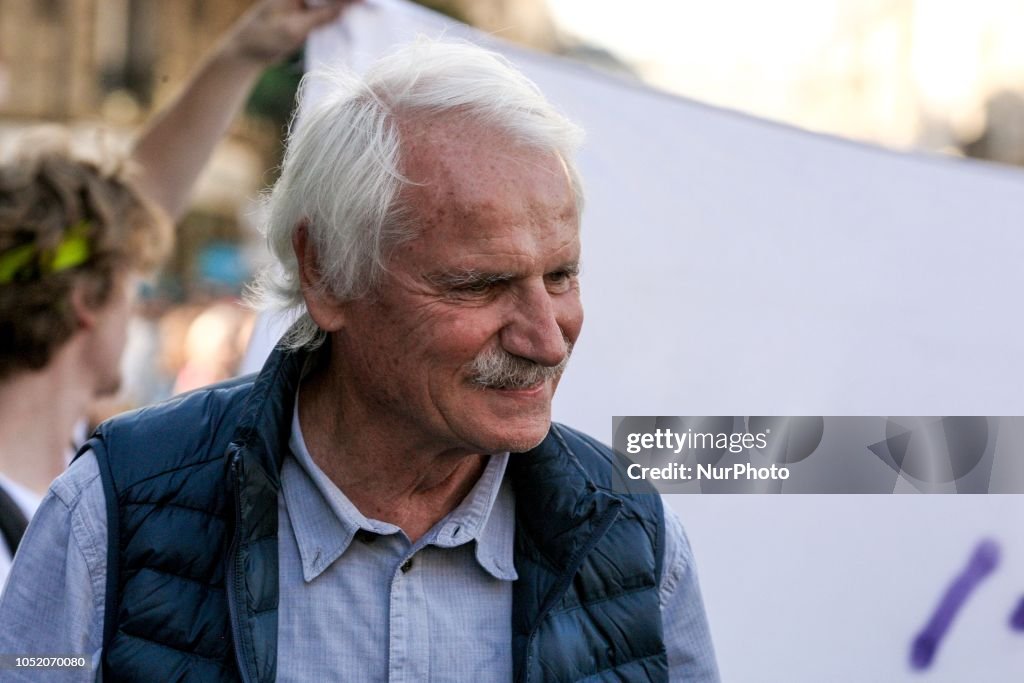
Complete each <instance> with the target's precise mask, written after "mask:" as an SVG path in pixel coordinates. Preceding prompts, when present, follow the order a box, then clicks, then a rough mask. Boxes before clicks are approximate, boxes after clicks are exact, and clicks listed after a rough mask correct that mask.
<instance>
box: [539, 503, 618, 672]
mask: <svg viewBox="0 0 1024 683" xmlns="http://www.w3.org/2000/svg"><path fill="white" fill-rule="evenodd" d="M621 507H622V503H621V502H619V501H615V502H614V503H612V506H611V507H610V508H608V509H607V510H605V512H604V513H603V514H602V515H601V517H600V518H599V519H598V521H597V524H596V525H595V528H594V533H592V534H591V535H590V538H588V539H587V542H586V543H584V544H583V547H582V548H580V549H579V550H578V551H577V553H576V555H575V557H573V558H572V561H571V562H570V563H569V566H568V567H567V568H566V571H564V572H563V573H562V575H561V576H560V577H558V581H556V582H555V585H554V586H552V587H551V591H550V593H548V597H547V599H546V600H545V601H544V604H543V605H542V606H541V608H540V611H539V612H538V613H537V620H536V621H535V622H534V623H533V628H532V629H530V637H529V638H528V639H527V640H526V661H525V662H523V670H522V672H521V673H520V676H519V681H520V683H526V681H528V680H529V679H530V660H531V659H532V656H531V651H532V650H533V641H534V639H536V637H537V628H538V627H539V626H540V624H541V622H542V621H544V618H545V617H547V615H548V612H550V611H551V610H552V609H553V608H554V606H555V603H557V602H558V599H559V598H560V597H561V596H562V595H563V594H564V593H565V591H567V590H568V589H569V584H570V583H571V582H572V578H573V577H574V576H576V572H577V571H579V568H580V566H581V565H582V564H583V560H585V559H586V557H587V555H589V554H590V551H591V550H593V549H594V547H595V546H596V545H597V544H598V543H599V542H600V541H601V539H602V538H604V535H605V534H606V533H607V532H608V528H609V527H610V526H611V525H612V523H614V522H615V520H616V519H617V518H618V516H619V508H621Z"/></svg>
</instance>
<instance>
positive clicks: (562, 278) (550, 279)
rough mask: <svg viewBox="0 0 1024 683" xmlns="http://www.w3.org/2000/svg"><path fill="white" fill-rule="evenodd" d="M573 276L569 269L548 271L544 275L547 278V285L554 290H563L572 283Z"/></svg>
mask: <svg viewBox="0 0 1024 683" xmlns="http://www.w3.org/2000/svg"><path fill="white" fill-rule="evenodd" d="M574 276H575V273H573V272H571V271H568V270H558V271H555V272H554V273H548V274H547V275H545V276H544V279H545V280H547V283H548V285H549V286H551V287H552V288H554V289H556V290H564V289H567V288H568V287H569V286H570V285H571V284H572V281H573V277H574Z"/></svg>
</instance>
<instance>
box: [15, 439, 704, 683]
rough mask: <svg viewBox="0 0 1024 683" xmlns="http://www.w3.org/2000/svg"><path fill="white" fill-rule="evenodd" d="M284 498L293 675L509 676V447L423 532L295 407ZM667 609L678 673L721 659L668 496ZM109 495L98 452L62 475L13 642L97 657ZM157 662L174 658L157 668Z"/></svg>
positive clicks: (282, 534)
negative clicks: (320, 461)
mask: <svg viewBox="0 0 1024 683" xmlns="http://www.w3.org/2000/svg"><path fill="white" fill-rule="evenodd" d="M290 445H291V450H292V454H291V455H292V457H288V458H286V459H285V462H284V465H283V469H282V472H281V494H280V496H279V498H278V506H279V511H280V514H279V536H278V552H279V562H280V564H279V567H280V568H279V572H280V576H279V578H280V604H279V613H278V680H279V681H288V682H291V681H324V680H337V681H367V682H372V681H389V682H391V683H397V682H407V681H408V682H413V681H416V682H422V681H474V682H476V681H510V680H511V678H512V661H511V648H510V643H511V640H512V639H511V614H512V582H513V581H514V580H515V579H516V572H515V568H514V562H513V542H514V534H515V499H514V496H513V495H512V491H511V489H510V488H509V485H508V483H507V482H505V480H504V476H503V475H504V471H505V466H506V463H507V461H508V458H509V456H508V454H504V455H495V456H492V457H491V458H490V460H489V462H488V464H487V466H486V468H485V469H484V472H483V474H482V475H481V477H480V479H479V480H478V481H477V483H476V485H475V486H474V487H473V489H472V490H471V491H470V493H469V494H468V495H467V496H466V498H465V499H464V500H463V501H462V503H461V504H460V505H459V506H458V507H457V508H456V509H455V510H453V511H452V512H451V513H450V514H449V515H447V516H446V517H445V518H444V519H443V520H441V521H440V522H439V523H438V524H437V525H435V526H434V528H433V529H431V530H430V531H429V532H428V533H427V534H425V535H424V536H423V537H422V538H420V539H419V540H417V541H416V543H410V542H409V540H408V538H407V537H406V536H405V534H404V533H403V532H402V531H401V529H399V528H398V527H396V526H394V525H392V524H387V523H385V522H380V521H377V520H372V519H368V518H366V517H365V516H364V515H362V514H361V513H360V512H359V511H358V510H357V509H356V507H355V506H354V505H353V504H352V503H351V501H349V500H348V498H347V497H346V496H345V495H344V493H342V492H341V490H340V489H338V487H337V486H335V485H334V484H333V483H332V482H331V481H330V479H328V477H327V476H326V475H325V474H324V473H323V471H322V470H320V468H319V467H317V466H316V464H315V463H314V462H313V460H312V458H311V457H310V455H309V452H308V451H307V449H306V447H305V443H304V442H303V440H302V432H301V429H300V428H299V426H298V421H297V419H293V423H292V435H291V441H290ZM666 529H667V533H666V542H665V571H664V575H663V577H662V582H661V586H660V598H661V610H662V618H663V623H664V629H665V642H666V646H667V648H668V657H669V665H670V668H671V678H672V680H673V681H687V682H691V681H692V682H696V683H704V682H708V683H711V682H714V681H718V680H719V678H718V671H717V666H716V663H715V657H714V652H713V649H712V646H711V637H710V633H709V631H708V626H707V620H706V618H705V614H704V607H703V604H702V601H701V597H700V590H699V588H698V584H697V576H696V572H695V569H694V566H693V558H692V554H691V552H690V547H689V543H688V542H687V540H686V536H685V534H684V533H683V528H682V525H681V524H680V522H679V520H678V518H677V517H676V516H675V514H674V513H672V512H670V511H668V510H667V508H666ZM106 549H107V528H106V507H105V500H104V494H103V488H102V484H101V482H100V478H99V469H98V466H97V463H96V459H95V457H94V456H92V455H91V454H88V455H86V456H83V457H82V458H80V459H79V460H78V461H76V462H75V463H74V464H73V465H72V466H71V468H70V469H69V470H68V471H67V472H66V473H65V474H64V475H62V476H61V477H60V478H59V479H57V481H56V482H54V484H53V486H52V487H51V489H50V492H49V494H47V496H46V498H45V499H44V501H43V503H42V505H41V506H40V509H39V511H38V513H37V514H36V516H35V518H34V519H33V521H32V523H31V524H30V526H29V529H28V531H27V533H26V536H25V538H24V540H23V541H22V545H21V549H20V550H19V552H18V557H17V559H16V560H15V563H14V567H13V570H12V573H11V577H10V581H9V582H8V585H7V588H6V590H5V592H4V594H3V596H2V598H0V623H2V624H3V629H2V630H0V653H2V654H86V655H90V656H91V657H92V661H93V666H94V669H96V668H98V665H99V661H100V655H101V646H102V638H103V609H104V594H105V589H106ZM154 675H156V676H158V675H159V672H154ZM0 676H2V678H3V680H4V681H8V680H10V681H89V680H93V679H94V677H95V676H96V674H95V671H81V670H79V671H73V672H59V673H58V672H54V671H35V672H31V671H28V670H19V671H4V672H2V674H0Z"/></svg>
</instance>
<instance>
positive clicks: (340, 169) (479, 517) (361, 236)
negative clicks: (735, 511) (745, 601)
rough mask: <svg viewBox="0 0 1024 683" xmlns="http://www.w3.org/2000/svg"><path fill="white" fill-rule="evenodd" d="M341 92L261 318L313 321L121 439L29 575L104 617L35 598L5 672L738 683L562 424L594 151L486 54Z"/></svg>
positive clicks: (440, 46) (61, 512)
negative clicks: (583, 180)
mask: <svg viewBox="0 0 1024 683" xmlns="http://www.w3.org/2000/svg"><path fill="white" fill-rule="evenodd" d="M331 88H332V91H331V92H330V93H329V94H328V96H327V97H325V98H324V99H323V100H322V101H321V102H320V103H319V104H318V105H317V106H316V107H314V108H311V109H310V110H309V111H308V112H307V113H306V116H305V117H304V119H303V121H302V122H301V126H299V127H298V129H297V131H296V132H294V134H293V135H292V137H291V139H290V140H289V146H288V152H287V154H286V158H285V162H284V165H283V167H282V173H281V177H280V180H279V181H278V183H277V185H276V186H275V188H274V191H273V193H272V194H271V196H270V197H269V221H268V227H267V233H268V239H269V242H270V245H271V248H272V251H273V252H274V254H275V255H276V257H277V260H278V262H279V263H278V264H277V268H275V269H273V270H271V271H268V273H267V274H266V275H265V277H264V278H263V281H262V283H261V288H260V291H261V293H262V294H263V297H264V299H265V300H267V301H276V302H278V303H282V304H284V305H285V306H287V307H293V308H296V309H297V310H299V311H301V316H300V318H299V320H298V322H297V323H296V324H295V325H294V326H293V327H292V328H291V330H290V331H289V333H288V335H286V337H285V338H284V339H283V340H282V342H281V344H280V345H279V347H278V349H277V350H276V351H275V352H274V354H273V355H272V356H271V358H270V359H269V360H268V362H267V364H266V366H265V367H264V369H263V371H262V372H261V373H260V374H259V375H258V376H257V377H256V378H255V379H253V378H245V379H242V380H239V381H236V382H233V383H229V384H226V385H220V386H215V387H212V388H210V389H208V390H201V391H198V392H194V393H192V394H189V395H186V396H184V397H182V398H179V399H177V400H175V401H172V402H170V403H167V404H164V405H161V406H157V407H154V408H151V409H147V410H143V411H140V412H137V413H134V414H129V415H126V416H122V417H120V418H117V419H115V420H113V421H111V422H110V423H107V424H106V425H104V426H102V427H101V428H100V429H99V431H98V432H97V435H96V436H95V437H94V438H93V439H92V440H91V441H90V446H91V452H90V453H88V454H87V455H86V456H85V457H83V458H80V459H79V461H77V462H76V463H75V464H74V465H73V466H72V467H71V469H70V471H69V472H68V473H67V475H65V476H64V477H62V478H61V479H60V480H59V481H58V482H57V483H56V484H55V486H54V489H53V492H52V494H51V496H53V497H55V498H56V499H57V500H59V504H54V505H51V506H50V507H49V508H46V509H45V510H44V512H43V513H41V516H40V518H39V520H38V522H36V523H34V526H33V528H32V529H30V531H29V534H28V536H27V538H26V546H27V547H26V549H25V553H26V554H25V556H23V557H20V558H19V563H21V562H22V561H23V560H24V559H25V558H32V559H31V560H25V565H28V564H29V562H30V561H31V562H32V563H33V564H34V565H39V566H42V564H43V563H47V562H48V563H52V564H55V565H59V566H65V565H66V564H67V563H69V562H70V563H73V564H74V565H75V566H76V567H82V566H84V568H85V570H84V571H83V570H82V569H80V568H79V569H78V570H77V574H76V575H75V576H72V575H71V573H67V574H62V576H64V577H65V580H66V581H69V582H70V581H72V580H73V581H79V582H82V583H83V584H86V585H88V586H89V588H90V590H88V591H83V590H82V589H81V587H76V589H75V591H73V594H74V595H75V596H77V598H76V599H75V600H71V599H69V598H68V596H70V595H72V591H68V592H67V593H65V592H64V590H65V588H66V587H65V586H64V585H53V584H52V583H50V584H45V583H43V582H39V583H37V585H36V586H35V587H34V588H35V591H36V592H37V594H39V595H41V596H44V597H43V599H41V600H36V601H35V603H34V604H30V603H31V600H30V598H29V596H28V594H25V595H19V596H15V597H14V598H11V596H7V597H6V598H5V602H4V603H3V605H2V606H0V619H2V620H3V621H4V623H7V624H10V623H19V624H23V625H24V627H23V628H22V629H19V631H18V633H16V634H10V633H5V635H3V636H2V637H0V653H19V652H21V653H25V652H28V651H29V650H33V651H42V650H46V651H47V652H67V653H71V652H75V653H88V654H92V655H94V661H95V662H97V663H99V664H97V665H98V666H102V669H103V672H104V677H105V678H106V679H108V680H121V679H125V680H152V679H160V680H163V679H173V680H197V681H213V680H237V679H241V680H244V681H270V680H275V679H276V680H281V681H313V680H345V681H430V680H434V681H476V680H486V681H492V680H494V681H498V680H505V681H507V680H512V679H514V680H517V681H569V680H580V679H588V680H595V681H596V680H609V681H612V680H614V681H624V680H628V681H647V680H651V681H663V680H669V679H671V680H686V681H714V680H717V678H718V675H717V671H716V666H715V662H714V656H713V652H712V648H711V643H710V638H709V635H708V629H707V624H706V620H705V617H704V611H703V607H702V604H701V600H700V594H699V590H698V588H697V583H696V576H695V573H694V568H693V564H692V558H691V555H690V551H689V547H688V545H687V542H686V539H685V536H684V535H683V532H682V528H681V526H680V525H679V522H678V520H677V519H676V518H675V517H674V516H673V515H671V514H666V513H665V512H664V510H663V508H662V505H661V501H660V499H659V498H658V496H656V495H649V494H639V495H624V494H620V493H616V492H615V491H613V489H612V480H613V465H612V463H613V460H614V458H613V454H612V453H611V452H610V451H609V449H607V448H606V447H605V446H602V445H600V444H599V443H597V442H595V441H594V440H593V439H591V438H590V437H587V436H585V435H583V434H580V433H578V432H574V431H573V430H571V429H569V428H567V427H563V426H560V425H553V424H552V423H551V421H550V411H551V399H552V396H553V394H554V391H555V388H556V386H557V384H558V381H559V378H560V376H561V373H562V370H563V368H564V367H565V364H566V361H567V360H568V358H569V354H570V352H571V349H572V345H573V344H574V343H575V342H576V339H577V337H578V336H579V333H580V328H581V326H582V323H583V310H582V307H581V305H580V298H579V283H578V274H579V259H580V242H579V217H580V207H581V204H582V197H581V189H580V183H579V178H578V177H577V174H576V171H575V170H574V166H573V152H574V147H575V144H576V142H577V140H578V138H579V133H578V131H577V130H576V129H575V128H574V127H573V126H572V124H570V123H569V122H568V121H566V120H565V119H564V118H563V117H562V116H560V115H559V114H558V113H557V112H555V111H554V110H553V109H552V107H551V106H550V105H549V104H548V103H547V102H546V101H545V100H544V99H543V97H542V96H541V95H540V93H539V92H538V91H537V89H536V88H535V86H533V85H532V84H531V83H530V82H529V81H527V80H526V79H525V78H524V77H523V76H522V75H520V74H519V73H518V72H516V71H515V70H513V69H512V68H511V67H510V66H509V65H508V64H507V63H505V62H503V61H502V60H501V59H500V58H499V57H497V56H495V55H493V54H490V53H487V52H484V51H482V50H480V49H478V48H474V47H471V46H468V45H452V44H444V43H433V42H427V41H424V42H420V43H417V44H414V45H412V46H409V47H407V48H404V49H402V50H400V51H399V52H397V53H396V54H394V55H393V56H391V57H389V58H386V59H384V60H382V61H381V62H379V63H378V64H377V65H376V66H375V67H374V68H373V69H371V71H370V72H369V73H368V74H367V76H366V77H365V78H364V79H355V78H352V77H342V78H339V79H334V81H332V84H331ZM44 514H45V516H43V515H44ZM68 519H70V520H71V523H70V524H69V523H68V521H67V520H68ZM51 528H52V529H70V531H69V532H65V535H64V537H59V535H58V534H55V533H48V531H49V530H50V529H51ZM18 569H19V565H18V564H16V565H15V571H18ZM25 580H26V581H28V580H29V579H28V577H25Z"/></svg>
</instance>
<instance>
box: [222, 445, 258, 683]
mask: <svg viewBox="0 0 1024 683" xmlns="http://www.w3.org/2000/svg"><path fill="white" fill-rule="evenodd" d="M232 450H233V451H234V452H233V453H232V455H231V485H232V488H233V489H234V490H233V491H232V493H233V494H234V495H233V497H234V507H235V529H234V533H233V534H232V537H231V544H230V546H229V550H228V576H227V577H226V580H225V584H226V586H227V593H228V614H229V616H230V617H231V640H232V643H233V644H234V647H235V663H236V664H238V673H239V674H240V675H241V676H242V681H243V683H252V682H253V681H255V680H256V679H255V676H253V674H252V672H251V671H250V670H249V657H248V654H249V653H248V652H247V651H246V650H245V649H244V648H243V646H242V630H241V629H242V623H241V614H240V612H239V610H240V609H241V608H240V604H239V596H241V595H243V593H244V590H245V586H244V585H243V584H242V574H241V572H240V571H238V546H239V540H238V536H239V533H240V529H241V525H242V476H243V472H242V453H241V450H240V449H239V448H238V447H237V446H232ZM243 599H244V598H243Z"/></svg>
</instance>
